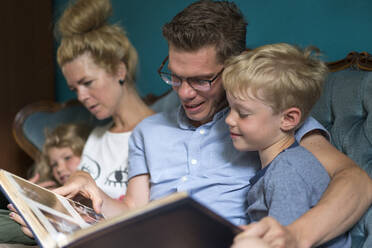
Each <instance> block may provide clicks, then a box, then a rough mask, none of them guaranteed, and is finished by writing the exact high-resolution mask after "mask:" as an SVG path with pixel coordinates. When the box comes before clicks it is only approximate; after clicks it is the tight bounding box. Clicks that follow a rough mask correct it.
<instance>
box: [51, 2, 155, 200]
mask: <svg viewBox="0 0 372 248" xmlns="http://www.w3.org/2000/svg"><path fill="white" fill-rule="evenodd" d="M110 15H111V4H110V2H109V0H79V1H77V2H75V3H74V4H73V5H71V6H69V7H68V8H67V9H66V10H65V12H64V13H63V15H62V17H61V18H60V20H59V22H58V31H59V34H60V35H61V44H60V46H59V48H58V51H57V61H58V64H59V66H60V67H61V69H62V73H63V75H64V76H65V78H66V81H67V84H68V86H69V88H70V89H71V90H72V91H75V92H76V93H77V96H78V99H79V101H80V102H81V103H82V104H83V105H84V106H85V107H86V108H87V109H88V110H89V111H90V112H91V113H92V114H93V115H95V116H96V118H97V119H100V120H102V119H106V118H109V117H112V122H111V123H109V124H108V125H106V126H104V127H97V128H96V129H94V130H93V132H92V133H91V135H90V136H89V138H88V141H87V143H86V146H85V148H84V151H83V156H82V162H81V163H80V166H79V169H81V170H84V171H87V172H88V173H90V174H91V176H92V177H93V178H94V179H95V181H96V183H97V185H98V186H99V187H100V188H101V189H102V190H103V191H104V192H106V193H107V194H108V195H110V196H111V197H113V198H116V199H118V198H123V196H124V194H125V190H126V183H127V157H128V139H129V136H130V134H131V130H132V129H133V128H134V127H135V126H136V125H137V123H139V122H140V121H141V120H143V119H144V118H146V117H147V116H149V115H151V114H153V111H152V110H151V109H150V108H149V107H148V106H147V105H146V104H145V103H144V102H143V101H142V99H141V98H140V97H139V96H138V94H137V92H136V90H135V85H134V83H135V74H136V65H137V53H136V50H135V49H134V47H133V46H132V45H131V43H130V41H129V40H128V38H127V36H126V35H125V33H124V31H123V29H122V28H120V27H119V26H116V25H109V24H108V23H107V20H108V18H109V17H110Z"/></svg>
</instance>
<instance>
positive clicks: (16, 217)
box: [7, 204, 34, 238]
mask: <svg viewBox="0 0 372 248" xmlns="http://www.w3.org/2000/svg"><path fill="white" fill-rule="evenodd" d="M7 207H8V209H9V210H10V211H12V212H11V213H10V214H9V218H11V219H12V220H14V221H15V222H17V223H18V224H20V225H21V230H22V232H23V233H24V234H25V235H27V236H28V237H30V238H34V235H33V234H32V232H31V230H30V229H29V228H28V227H27V225H26V223H25V222H24V220H23V218H22V217H21V216H20V215H19V214H18V213H17V210H16V209H15V208H14V207H13V205H12V204H8V206H7Z"/></svg>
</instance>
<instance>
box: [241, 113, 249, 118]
mask: <svg viewBox="0 0 372 248" xmlns="http://www.w3.org/2000/svg"><path fill="white" fill-rule="evenodd" d="M238 114H239V117H240V118H246V117H248V116H249V114H246V113H240V112H239V113H238Z"/></svg>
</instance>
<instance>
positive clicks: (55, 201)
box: [0, 170, 241, 248]
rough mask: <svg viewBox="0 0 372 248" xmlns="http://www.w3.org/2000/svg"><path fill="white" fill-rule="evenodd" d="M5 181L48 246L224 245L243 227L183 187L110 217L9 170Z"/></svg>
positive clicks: (1, 179)
mask: <svg viewBox="0 0 372 248" xmlns="http://www.w3.org/2000/svg"><path fill="white" fill-rule="evenodd" d="M0 186H1V189H2V191H3V192H4V194H5V195H6V196H7V198H8V199H9V201H10V202H12V203H13V205H14V206H15V208H16V209H17V211H18V212H19V213H20V214H21V216H22V217H23V218H24V220H25V222H26V223H27V225H28V226H29V227H30V229H31V230H32V232H33V234H34V236H35V238H36V239H37V241H38V243H39V245H40V246H42V247H93V248H94V247H121V246H125V247H129V248H130V247H136V248H142V247H162V248H168V247H169V248H170V247H172V248H174V247H178V248H183V247H185V248H186V247H193V248H198V247H200V248H202V247H203V248H208V247H213V248H219V247H221V248H223V247H229V246H230V245H231V244H232V241H233V238H234V237H235V235H236V234H237V233H239V232H240V231H241V229H240V228H239V227H237V226H235V225H233V224H232V223H230V222H229V221H227V220H226V219H224V218H223V217H221V216H219V215H217V214H216V213H214V212H213V211H211V210H210V209H208V208H207V207H205V206H203V205H202V204H200V203H199V202H197V201H195V200H194V199H193V198H192V197H190V196H189V195H188V194H187V193H183V192H181V193H175V194H172V195H170V196H168V197H165V198H163V199H159V200H156V201H152V202H150V203H149V204H148V205H146V206H144V207H142V208H139V209H136V210H133V211H128V212H125V213H123V214H122V215H119V216H116V217H114V218H111V219H104V218H103V216H102V215H98V214H96V213H95V212H94V211H93V209H91V208H90V207H87V206H85V205H82V204H80V203H78V202H75V201H72V200H69V199H67V198H64V197H62V196H59V195H56V194H54V193H53V192H52V191H49V190H47V189H44V188H42V187H39V186H38V185H35V184H33V183H30V182H29V181H27V180H24V179H22V178H19V177H17V176H15V175H13V174H11V173H9V172H6V171H4V170H0Z"/></svg>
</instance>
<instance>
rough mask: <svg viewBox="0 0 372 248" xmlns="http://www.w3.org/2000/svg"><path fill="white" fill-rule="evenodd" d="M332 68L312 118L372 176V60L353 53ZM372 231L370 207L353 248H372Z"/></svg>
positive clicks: (354, 234) (354, 231)
mask: <svg viewBox="0 0 372 248" xmlns="http://www.w3.org/2000/svg"><path fill="white" fill-rule="evenodd" d="M328 66H329V68H330V69H331V71H332V72H331V73H330V74H329V76H328V78H327V80H326V82H325V84H324V89H323V94H322V96H321V98H320V99H319V101H318V102H317V103H316V105H315V106H314V108H313V110H312V116H313V117H315V118H316V119H317V120H318V121H319V122H320V123H321V124H322V125H323V126H324V127H326V128H327V130H328V131H329V132H330V134H331V143H332V144H333V145H334V146H335V147H336V148H337V149H338V150H340V151H341V152H343V153H344V154H346V155H347V156H349V157H350V158H351V159H352V160H353V161H354V162H355V163H357V164H358V165H359V166H360V167H361V168H363V169H364V170H365V171H366V172H367V173H368V174H369V176H370V177H372V113H371V112H372V57H371V56H370V55H369V54H368V53H365V52H364V53H356V52H352V53H350V54H349V55H348V56H347V57H346V58H345V59H344V60H340V61H337V62H334V63H330V64H329V65H328ZM340 208H342V206H340ZM371 232H372V209H371V207H370V208H369V210H368V211H367V212H366V213H365V215H364V216H363V217H362V218H361V219H360V220H359V222H358V223H357V224H356V225H355V226H354V227H353V229H352V230H351V236H352V247H353V248H359V247H372V235H371V234H370V233H371Z"/></svg>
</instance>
